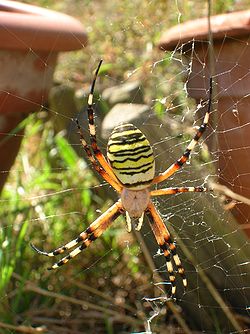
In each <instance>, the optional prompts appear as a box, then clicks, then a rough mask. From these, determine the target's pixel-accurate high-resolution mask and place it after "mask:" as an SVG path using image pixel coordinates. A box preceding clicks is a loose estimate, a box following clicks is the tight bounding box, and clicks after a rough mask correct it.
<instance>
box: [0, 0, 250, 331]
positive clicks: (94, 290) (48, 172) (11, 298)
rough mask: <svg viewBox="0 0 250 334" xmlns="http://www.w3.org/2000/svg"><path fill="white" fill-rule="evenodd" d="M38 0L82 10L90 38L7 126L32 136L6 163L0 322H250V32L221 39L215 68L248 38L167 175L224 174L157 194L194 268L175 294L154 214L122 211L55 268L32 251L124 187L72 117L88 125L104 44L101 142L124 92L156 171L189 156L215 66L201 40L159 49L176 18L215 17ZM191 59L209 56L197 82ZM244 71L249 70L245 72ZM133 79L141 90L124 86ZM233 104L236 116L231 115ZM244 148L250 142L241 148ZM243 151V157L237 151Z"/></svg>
mask: <svg viewBox="0 0 250 334" xmlns="http://www.w3.org/2000/svg"><path fill="white" fill-rule="evenodd" d="M30 3H33V4H35V1H34V2H30ZM36 4H40V5H41V2H40V3H39V2H36ZM42 5H44V6H47V7H48V8H51V9H55V10H59V11H62V12H65V13H67V14H69V15H73V16H75V17H78V18H79V19H80V20H81V21H82V22H84V25H85V27H86V30H87V33H88V37H89V46H88V47H87V48H84V47H83V49H82V50H80V51H77V52H74V54H61V55H60V57H59V60H58V66H57V70H56V72H55V75H54V80H55V84H54V87H53V89H52V93H51V96H50V101H49V105H48V106H46V101H44V103H41V104H40V105H38V106H37V108H36V109H37V112H36V113H34V114H32V115H30V116H29V117H28V118H25V119H24V120H23V121H22V122H21V123H20V124H19V125H18V127H17V128H16V129H15V130H14V132H11V133H8V135H9V136H11V137H12V136H15V137H16V138H18V137H20V136H22V138H23V142H22V147H21V149H20V152H19V155H18V157H17V159H16V162H15V164H14V166H13V168H12V169H11V170H5V171H3V172H2V173H6V172H9V177H8V180H7V182H6V184H5V188H4V191H3V194H2V197H1V199H0V203H1V204H0V206H1V209H0V221H1V225H2V226H1V229H0V232H1V235H0V236H1V253H0V254H1V257H0V261H1V275H2V276H1V277H2V278H1V304H2V306H1V307H0V319H1V320H0V333H16V332H22V331H23V332H24V333H36V332H44V333H58V332H63V333H148V334H149V333H239V332H241V333H243V332H247V330H248V327H249V318H248V312H249V277H248V276H249V248H248V238H247V233H246V232H247V231H249V230H248V229H247V227H248V226H249V217H250V215H249V208H248V206H247V202H248V201H249V200H248V199H247V198H243V197H239V196H238V195H240V196H244V195H245V194H248V193H249V181H248V178H249V167H248V166H249V163H248V159H249V158H248V153H249V145H248V144H247V139H246V138H247V130H248V129H249V122H248V121H247V120H245V118H244V117H245V116H242V105H247V103H248V104H249V91H248V90H247V89H246V90H245V93H244V94H243V95H242V97H240V99H238V100H236V98H235V94H234V93H235V92H234V89H235V86H236V85H237V84H238V82H239V81H241V80H242V81H243V79H244V78H245V77H247V76H249V72H250V68H249V64H247V63H246V64H245V65H244V66H243V65H239V64H241V61H242V57H243V55H244V54H245V53H247V51H248V52H249V40H248V39H245V40H240V39H239V38H236V37H228V36H227V37H224V39H222V41H221V44H220V51H219V52H218V53H217V54H216V53H215V54H214V62H213V64H214V66H215V67H218V68H219V66H220V62H221V58H220V55H221V53H222V52H223V50H224V48H226V47H227V44H228V43H229V44H230V43H231V42H235V43H237V42H238V43H239V45H241V46H242V45H243V48H242V52H239V53H238V55H237V56H236V58H233V59H232V60H231V61H228V64H227V67H226V68H222V69H221V70H218V69H217V72H216V75H214V77H213V79H214V80H213V82H214V94H213V111H212V113H211V119H210V121H209V128H208V130H207V132H206V133H205V135H204V137H202V139H201V141H200V143H199V144H198V145H197V147H196V148H195V150H194V152H193V153H192V155H191V159H190V160H189V161H188V162H187V163H186V165H185V166H184V167H183V168H182V169H181V170H180V171H179V172H178V173H176V174H175V175H173V176H172V177H171V178H170V179H168V180H167V181H165V182H164V183H162V184H159V185H157V187H158V188H163V187H171V186H174V187H177V186H178V187H179V186H180V187H183V186H184V187H187V186H206V187H211V188H216V185H217V184H218V180H219V181H220V183H221V184H222V185H223V186H226V187H227V188H223V187H219V189H217V188H216V189H215V190H216V191H214V192H208V193H188V194H177V195H174V196H164V197H157V198H155V199H154V203H155V204H156V206H157V208H158V210H159V212H160V213H161V216H162V217H163V219H164V222H165V223H166V225H167V226H168V228H169V230H170V232H171V234H172V235H173V237H174V240H175V242H176V245H177V249H178V254H179V256H180V258H181V260H182V263H183V266H184V268H185V271H186V276H187V279H188V289H187V291H184V290H183V287H182V283H181V279H180V277H178V274H176V280H177V295H176V300H172V299H171V298H170V297H169V291H170V288H171V287H170V284H169V279H168V275H167V273H166V267H165V260H164V258H163V256H162V254H161V253H160V252H159V250H158V247H157V244H156V242H155V240H154V237H153V235H152V233H151V231H150V229H149V225H148V224H147V221H146V220H145V222H144V225H143V228H142V230H141V232H140V233H131V234H128V233H127V232H126V229H125V221H124V219H119V220H118V221H117V222H115V223H113V225H112V227H111V228H110V229H109V230H108V231H106V232H105V233H104V234H103V236H102V237H101V238H100V240H97V241H95V242H94V243H93V244H92V245H91V246H90V247H89V248H88V249H87V250H85V251H84V252H83V253H81V254H80V255H78V256H77V257H76V258H75V259H74V260H72V261H71V262H70V263H69V264H67V265H66V266H64V267H63V268H60V269H59V270H57V271H53V272H47V271H46V268H47V267H48V266H50V265H51V264H52V263H53V260H54V258H44V257H42V256H40V255H38V254H36V253H33V252H32V250H31V249H30V247H29V243H30V242H33V243H35V244H36V245H37V246H38V247H41V248H44V249H45V250H51V249H54V248H56V247H58V246H61V245H63V244H64V243H66V242H68V241H70V240H71V239H73V238H74V237H76V236H77V235H78V234H79V233H80V232H81V231H83V230H84V229H85V228H86V227H87V226H88V225H89V224H90V223H91V222H92V221H93V220H94V219H96V218H97V217H98V216H99V215H100V213H102V212H105V210H106V209H107V208H108V207H109V206H110V205H111V204H112V203H113V202H114V200H115V199H116V198H117V196H116V194H115V193H114V192H113V191H112V190H111V189H110V187H109V186H108V185H107V184H106V183H105V182H104V181H103V180H101V179H100V178H99V177H98V176H96V175H94V173H93V172H92V169H91V166H90V164H89V162H88V161H87V160H86V159H85V160H84V157H85V156H84V153H83V152H82V150H81V147H80V145H79V138H78V136H77V134H76V129H75V126H74V124H73V122H72V118H73V117H75V116H77V117H78V118H79V119H80V121H81V123H82V124H83V131H84V133H85V135H86V138H88V132H87V120H86V113H85V112H84V109H85V107H86V97H87V94H88V90H89V85H90V82H91V80H92V77H93V73H92V71H93V69H94V68H95V67H96V65H97V63H98V60H99V59H100V57H103V58H104V65H103V67H102V69H101V73H100V77H99V78H98V82H97V89H96V91H97V92H96V97H95V98H96V123H97V136H98V143H99V145H100V147H101V148H102V151H103V152H105V151H106V142H107V138H108V135H109V133H110V130H111V129H112V128H113V127H114V126H115V125H117V124H116V123H117V122H119V117H124V116H123V110H124V108H125V107H127V108H130V107H131V106H130V107H128V106H124V105H118V107H117V103H118V102H122V103H128V102H129V103H132V104H133V106H132V109H131V112H128V117H129V119H128V120H127V121H129V122H133V123H134V124H135V125H136V126H138V127H139V128H140V129H141V130H142V131H143V132H144V133H145V135H146V136H147V138H148V139H149V141H150V142H151V144H152V146H153V149H154V153H155V157H156V167H157V168H156V172H157V173H159V172H163V171H164V170H165V169H166V168H167V167H168V166H169V165H170V164H171V163H173V162H175V161H176V159H178V158H179V157H180V156H181V154H182V153H183V152H184V150H185V148H186V146H187V145H188V143H189V142H190V140H191V139H192V137H193V135H194V133H195V129H196V127H198V126H199V125H200V124H201V123H202V120H203V117H204V113H205V111H206V106H207V105H206V99H207V95H208V90H209V87H208V86H207V78H208V73H209V74H210V72H209V70H210V69H208V68H207V65H206V64H205V62H204V61H203V60H202V58H201V57H199V55H198V54H197V49H196V44H195V43H194V41H193V40H192V39H190V40H189V41H186V42H185V43H181V42H179V43H178V44H177V46H176V47H175V48H174V50H173V51H171V52H163V51H159V49H157V42H158V41H159V39H160V37H161V36H162V33H163V32H164V31H165V30H167V28H168V27H169V26H170V24H171V25H177V24H180V22H181V21H186V20H187V19H194V18H196V17H201V16H205V15H207V8H206V6H205V5H204V3H203V2H202V1H197V2H196V3H195V6H197V8H195V9H196V10H195V11H194V12H195V13H194V14H191V13H192V10H191V9H192V8H193V6H194V3H193V2H192V1H186V2H185V1H184V2H182V1H176V2H173V3H168V2H166V3H165V2H164V3H163V2H156V1H142V2H133V3H130V2H127V1H124V4H118V3H117V2H113V3H112V4H110V3H109V2H108V1H107V2H106V1H104V2H93V3H91V2H88V1H86V2H79V1H71V2H70V5H69V3H68V2H67V1H58V2H56V3H55V4H53V8H52V4H50V3H49V2H43V3H42ZM225 6H226V5H225ZM228 6H229V5H228ZM231 6H232V8H230V9H233V10H239V9H246V8H247V2H246V1H245V2H244V1H241V2H239V3H238V4H235V3H233V4H232V5H231ZM137 7H138V8H137ZM217 10H219V9H217ZM226 10H229V8H224V11H226ZM152 12H154V17H152V18H151V17H150V15H151V14H150V13H152ZM221 12H223V10H222V9H221ZM79 13H84V14H79ZM166 13H167V14H166ZM201 14H204V15H201ZM166 15H167V16H168V17H167V18H166ZM193 15H194V16H193ZM147 31H150V33H147ZM207 45H209V43H208V42H207ZM31 53H32V54H34V55H37V56H38V58H39V54H38V53H37V52H36V50H33V49H32V48H31V49H30V50H29V51H28V52H27V55H26V57H24V64H25V61H26V60H27V59H28V57H29V54H31ZM187 55H188V56H187ZM195 66H198V68H200V70H199V72H198V75H197V76H198V77H199V78H200V83H201V85H200V86H199V87H196V88H195V87H194V86H192V84H191V85H190V82H192V80H193V77H192V75H193V74H192V71H193V69H194V67H195ZM241 70H242V72H244V73H245V74H244V75H241V74H239V75H238V76H235V72H237V71H239V73H242V72H241ZM225 77H227V78H228V79H229V80H228V81H229V82H230V85H229V86H228V87H227V89H228V91H230V93H231V95H229V93H228V95H229V96H227V98H228V101H229V102H228V105H226V107H225V108H224V109H222V112H220V113H219V112H218V110H219V104H220V101H221V100H220V98H221V96H220V94H221V90H222V87H221V85H222V84H221V82H222V78H225ZM41 79H42V80H45V78H41ZM13 80H16V76H15V75H14V74H13ZM131 82H132V83H133V84H134V85H135V88H133V89H131V87H130V88H128V86H126V85H127V84H128V83H131ZM135 83H136V84H135ZM110 87H112V88H111V89H109V88H110ZM124 87H125V88H124ZM192 89H193V90H192ZM195 89H196V90H199V94H200V96H201V97H202V99H200V98H197V101H195V100H194V99H192V98H190V97H189V96H188V92H189V93H190V92H191V95H192V94H193V95H194V96H196V91H195ZM124 90H125V93H126V94H127V95H126V94H125V97H124ZM16 96H18V95H16ZM112 99H113V100H112ZM27 101H29V99H27ZM114 101H115V102H114ZM232 101H233V102H234V103H232ZM138 103H139V104H140V105H143V107H142V108H141V109H140V107H138V106H137V107H136V104H138ZM232 105H233V108H232V107H231V106H232ZM112 108H118V109H115V110H114V109H112ZM110 109H112V112H113V113H112V114H111V113H110V112H109V110H110ZM114 115H115V116H114ZM227 117H228V118H230V119H231V117H232V120H231V123H230V124H229V127H228V128H226V125H225V122H226V118H227ZM24 129H25V131H24ZM20 131H21V132H20ZM22 131H24V132H22ZM239 131H242V132H240V135H239V137H240V139H239V143H238V142H237V143H234V142H233V143H232V141H231V136H233V135H234V132H237V133H238V132H239ZM239 151H241V152H243V155H241V156H238V155H237V152H239ZM76 152H77V153H78V154H79V156H78V155H77V153H76ZM237 157H239V158H237ZM82 158H83V159H82ZM244 159H245V164H244V166H243V164H241V163H240V162H241V161H242V160H243V161H244ZM242 166H243V167H242ZM230 191H231V192H230ZM232 192H233V193H232ZM246 197H247V196H246Z"/></svg>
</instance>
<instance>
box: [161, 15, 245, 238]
mask: <svg viewBox="0 0 250 334" xmlns="http://www.w3.org/2000/svg"><path fill="white" fill-rule="evenodd" d="M211 30H212V35H213V40H214V47H213V51H214V61H213V63H212V64H211V63H210V59H209V50H208V21H207V18H204V19H198V20H194V21H190V22H186V23H184V24H180V25H178V26H176V27H173V28H171V29H169V30H168V31H167V32H166V33H165V34H163V36H162V38H161V40H160V43H159V48H160V49H162V50H174V49H175V48H176V46H177V45H179V46H180V45H182V50H183V51H185V53H183V55H184V54H185V57H187V58H188V61H190V59H191V60H192V73H190V76H189V78H188V85H187V88H188V93H189V94H190V96H191V97H193V98H195V99H196V101H197V103H199V102H200V99H204V98H206V95H205V94H206V92H207V91H208V89H209V87H208V83H209V77H210V73H209V69H210V68H213V67H214V80H215V82H216V84H215V85H214V88H215V100H216V101H218V105H217V110H216V114H215V113H213V115H212V122H213V123H212V127H213V128H214V129H216V132H214V133H213V135H216V136H217V140H216V143H215V144H216V147H214V146H213V144H212V140H210V141H208V145H209V146H210V149H211V151H212V152H216V154H217V156H218V171H219V182H220V183H221V184H223V185H226V186H227V187H228V188H229V189H231V190H232V191H234V192H235V193H237V194H240V195H243V196H245V197H247V198H250V135H249V132H250V112H249V111H250V94H249V87H250V62H249V59H250V44H249V34H250V10H247V11H241V12H235V13H230V14H224V15H217V16H213V17H211ZM210 137H211V138H212V137H213V136H210ZM232 212H233V214H234V216H235V217H236V219H237V220H238V222H239V223H241V224H242V225H241V226H242V228H244V229H245V231H246V233H247V234H248V236H250V224H249V220H250V206H249V205H247V204H244V203H237V204H236V205H235V207H234V208H233V209H232Z"/></svg>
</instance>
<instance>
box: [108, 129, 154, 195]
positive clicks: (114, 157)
mask: <svg viewBox="0 0 250 334" xmlns="http://www.w3.org/2000/svg"><path fill="white" fill-rule="evenodd" d="M107 156H108V159H109V162H110V164H111V166H112V168H113V171H114V174H115V175H116V177H117V178H118V180H120V182H121V183H122V184H123V185H124V186H125V187H127V188H130V189H135V190H138V189H143V188H146V187H147V186H148V185H149V184H150V183H151V181H152V179H153V178H154V173H155V159H154V154H153V150H152V147H151V146H150V144H149V141H148V140H147V138H146V137H145V136H144V134H143V133H142V132H141V131H140V130H139V129H138V128H137V127H136V126H134V125H133V124H122V125H119V126H117V127H115V128H114V130H113V132H112V134H111V136H110V138H109V141H108V149H107Z"/></svg>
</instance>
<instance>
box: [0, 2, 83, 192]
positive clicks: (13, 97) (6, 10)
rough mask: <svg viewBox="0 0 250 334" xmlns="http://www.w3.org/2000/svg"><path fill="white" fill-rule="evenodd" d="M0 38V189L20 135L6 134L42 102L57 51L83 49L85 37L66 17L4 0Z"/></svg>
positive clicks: (71, 20)
mask: <svg viewBox="0 0 250 334" xmlns="http://www.w3.org/2000/svg"><path fill="white" fill-rule="evenodd" d="M0 41H1V43H0V68H1V76H0V135H1V137H0V156H1V163H0V191H1V189H2V187H3V184H4V182H5V180H6V178H7V175H8V171H9V170H10V168H11V166H12V164H13V162H14V160H15V157H16V155H17V152H18V149H19V146H20V143H21V138H22V134H21V133H19V136H15V137H12V136H11V134H10V132H11V131H12V130H13V129H14V128H15V127H16V125H17V124H18V123H19V122H20V120H21V119H22V118H24V117H25V116H26V115H27V114H28V113H29V112H32V111H35V110H39V108H40V107H41V105H44V104H46V102H47V99H48V93H49V90H50V88H51V85H52V79H53V73H54V69H55V65H56V61H57V55H58V52H60V51H71V50H76V49H81V48H83V47H84V46H85V45H86V42H87V36H86V33H85V30H84V29H83V27H82V25H81V23H80V22H79V21H77V20H76V19H74V18H72V17H70V16H68V15H65V14H61V13H58V12H54V11H51V10H47V9H43V8H40V7H36V6H31V5H26V4H23V3H19V2H15V1H5V0H2V1H1V3H0ZM6 136H9V137H8V138H6ZM6 139H7V140H6Z"/></svg>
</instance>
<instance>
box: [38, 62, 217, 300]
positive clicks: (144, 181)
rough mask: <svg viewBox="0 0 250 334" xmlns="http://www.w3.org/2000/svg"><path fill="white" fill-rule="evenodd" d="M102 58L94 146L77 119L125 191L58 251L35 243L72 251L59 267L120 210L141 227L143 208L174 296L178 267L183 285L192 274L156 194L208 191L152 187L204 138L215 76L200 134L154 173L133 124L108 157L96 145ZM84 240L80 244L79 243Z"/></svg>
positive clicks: (117, 133) (108, 175)
mask: <svg viewBox="0 0 250 334" xmlns="http://www.w3.org/2000/svg"><path fill="white" fill-rule="evenodd" d="M101 64H102V61H100V63H99V65H98V67H97V70H96V72H95V75H94V79H93V82H92V85H91V89H90V94H89V96H88V108H87V111H88V123H89V135H90V145H88V144H87V141H86V140H85V138H84V135H83V131H82V129H81V127H80V124H79V122H78V120H75V122H76V125H77V128H78V131H79V134H80V142H81V144H82V146H83V149H84V150H85V152H86V154H87V157H88V159H89V161H90V162H91V164H92V166H93V167H94V169H95V170H96V172H97V173H99V174H100V175H101V176H102V178H103V179H104V180H105V181H107V182H108V183H109V184H110V185H111V186H112V187H113V188H114V189H115V190H116V191H117V193H118V194H119V195H120V199H119V200H118V201H117V202H116V203H115V204H113V205H112V206H111V207H110V208H109V209H108V210H107V211H106V212H104V213H103V214H102V215H101V216H100V217H99V218H97V219H96V220H95V221H94V222H93V223H92V224H91V225H90V226H89V227H88V228H87V229H86V230H85V231H83V232H82V233H80V235H79V236H78V237H77V238H75V239H73V240H72V241H70V242H68V243H66V244H65V245H64V246H61V247H59V248H57V249H55V250H54V251H51V252H45V251H42V250H39V249H38V248H36V247H35V246H34V245H33V244H32V248H33V249H34V250H35V251H36V252H38V253H39V254H41V255H45V256H49V257H54V256H56V255H61V254H63V253H64V252H66V251H69V250H71V249H73V250H71V251H70V252H69V253H68V255H66V256H65V257H63V258H62V259H61V260H60V261H59V262H57V263H55V264H53V265H52V267H50V268H48V269H56V268H58V267H60V266H62V265H64V264H66V263H67V262H68V261H69V260H71V259H73V258H74V257H75V256H76V255H78V254H79V253H80V252H81V251H82V250H83V249H85V248H87V247H88V246H89V245H90V244H91V243H92V242H93V241H94V240H96V239H97V238H98V237H100V236H101V235H102V233H103V232H104V231H105V230H106V229H107V228H108V227H109V226H110V225H111V223H112V222H113V221H114V220H115V219H116V218H118V217H119V216H120V215H123V216H125V218H126V221H127V229H128V231H129V232H130V231H131V229H132V226H134V224H135V226H134V228H135V229H136V230H138V231H139V230H140V229H141V227H142V224H143V221H144V213H146V216H147V217H148V220H149V224H150V226H151V229H152V231H153V233H154V236H155V238H156V241H157V243H158V245H159V247H160V249H161V250H162V251H163V253H164V256H165V259H166V267H167V270H168V272H169V278H170V283H171V285H172V289H171V294H172V296H174V295H175V293H176V283H175V273H174V267H176V268H177V272H178V274H179V275H180V276H181V278H182V282H183V286H184V287H186V286H187V279H186V276H185V272H184V268H183V266H182V264H181V260H180V258H179V256H178V254H177V253H176V247H175V244H174V242H173V241H172V239H171V236H170V233H169V231H168V229H167V227H166V226H165V224H164V222H163V220H162V218H161V216H160V214H159V213H158V211H157V210H156V208H155V206H154V204H153V203H152V202H151V197H154V196H164V195H171V194H176V193H184V192H203V191H207V189H206V188H203V187H179V188H164V189H157V190H152V191H150V186H151V185H152V184H157V183H159V182H162V181H164V180H166V179H167V178H169V177H170V176H171V175H173V174H174V173H175V172H176V171H177V170H179V169H180V168H181V167H182V166H183V164H184V163H185V162H186V161H187V160H188V158H189V156H190V153H191V151H192V150H193V149H194V147H195V145H196V143H197V142H198V141H199V139H200V137H201V136H202V134H203V132H204V131H205V129H206V126H207V124H208V120H209V114H210V111H211V104H212V79H211V80H210V89H209V100H208V109H207V111H206V113H205V116H204V120H203V123H202V125H201V126H200V128H199V129H198V131H197V133H196V135H195V136H194V138H193V139H192V140H191V142H190V144H189V145H188V146H187V148H186V150H185V152H184V154H183V155H182V156H181V157H180V158H179V159H178V160H177V161H176V162H175V163H174V164H172V165H171V166H170V167H169V168H168V169H167V170H166V171H165V172H163V173H161V174H159V175H158V176H155V158H154V154H153V149H152V147H151V145H150V143H149V141H148V140H147V138H146V137H145V135H144V134H143V133H142V132H141V131H140V130H139V129H138V128H137V127H136V126H134V125H133V124H120V125H118V126H116V127H115V128H114V130H113V131H112V133H111V135H110V137H109V140H108V145H107V159H106V158H105V156H104V155H103V154H102V152H101V150H100V148H99V147H98V145H97V140H96V128H95V124H94V105H93V96H94V87H95V82H96V78H97V75H98V72H99V69H100V67H101ZM79 244H80V246H78V245H79Z"/></svg>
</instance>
